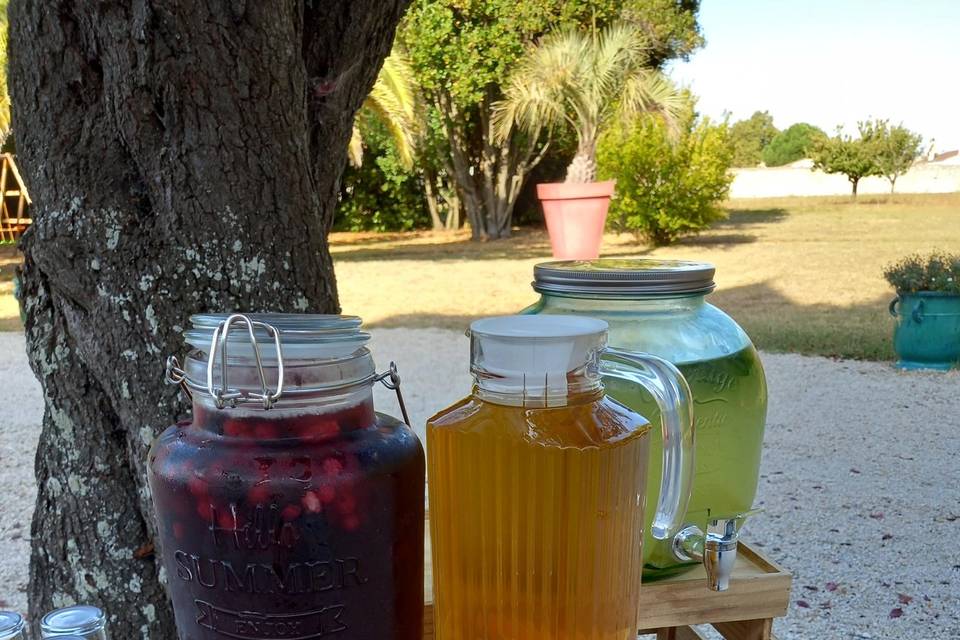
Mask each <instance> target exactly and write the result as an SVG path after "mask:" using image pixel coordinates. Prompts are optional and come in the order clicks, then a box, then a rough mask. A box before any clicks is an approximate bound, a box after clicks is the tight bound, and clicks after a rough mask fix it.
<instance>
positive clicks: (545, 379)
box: [469, 315, 609, 395]
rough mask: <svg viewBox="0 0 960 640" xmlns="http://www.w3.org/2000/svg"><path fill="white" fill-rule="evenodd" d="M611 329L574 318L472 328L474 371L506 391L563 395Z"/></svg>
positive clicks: (503, 319) (524, 319)
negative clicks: (571, 378)
mask: <svg viewBox="0 0 960 640" xmlns="http://www.w3.org/2000/svg"><path fill="white" fill-rule="evenodd" d="M608 328H609V327H608V325H607V323H606V322H605V321H603V320H599V319H597V318H590V317H586V316H573V315H527V316H498V317H493V318H484V319H482V320H476V321H475V322H473V323H472V324H471V325H470V331H469V335H470V340H471V363H470V367H471V371H472V372H473V373H474V375H476V376H478V378H483V379H484V380H486V383H485V386H487V387H490V388H494V389H497V390H500V391H503V392H505V393H512V392H517V391H522V392H523V393H525V394H544V393H545V394H548V395H554V394H559V395H565V394H566V392H567V388H568V374H569V373H571V372H580V371H581V370H583V369H584V367H585V366H587V365H588V364H590V363H591V362H593V361H594V360H595V359H596V355H597V353H598V352H599V351H601V350H602V349H603V348H604V347H605V346H606V344H607V329H608Z"/></svg>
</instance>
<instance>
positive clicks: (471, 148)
mask: <svg viewBox="0 0 960 640" xmlns="http://www.w3.org/2000/svg"><path fill="white" fill-rule="evenodd" d="M495 98H496V96H495V95H493V93H490V94H489V95H488V96H487V97H486V98H485V99H484V100H483V101H482V102H481V103H480V104H479V105H478V106H477V108H476V110H475V112H474V111H471V113H470V114H465V113H463V112H461V111H459V110H458V108H457V106H456V104H455V103H454V101H453V99H452V98H451V97H450V96H448V95H446V94H444V93H442V92H440V93H438V94H437V95H436V96H434V100H435V106H436V107H437V109H438V110H439V111H440V113H441V115H442V116H443V121H444V127H445V132H446V134H447V137H448V139H449V149H450V165H451V166H450V169H451V172H450V178H451V180H452V181H453V183H454V186H455V188H456V192H457V196H458V198H459V199H460V202H461V203H462V205H463V209H464V211H465V213H466V216H467V221H468V222H469V223H470V228H471V235H472V238H473V239H474V240H494V239H497V238H506V237H509V236H510V232H511V220H512V217H513V207H514V205H515V204H516V201H517V197H518V196H519V195H520V190H521V189H522V187H523V183H524V180H526V177H527V175H528V174H529V173H530V171H531V170H532V169H533V168H534V167H535V166H536V165H537V164H538V163H539V162H540V160H542V159H543V156H544V154H545V152H546V148H547V145H546V144H543V143H541V141H540V140H539V136H537V135H533V136H527V135H524V134H520V133H517V132H514V133H513V134H512V135H511V138H510V140H508V141H506V142H502V143H501V142H499V141H497V140H496V139H495V136H494V129H493V125H492V119H491V117H490V116H491V114H492V105H493V103H494V102H495ZM471 117H472V119H471ZM473 120H475V121H473Z"/></svg>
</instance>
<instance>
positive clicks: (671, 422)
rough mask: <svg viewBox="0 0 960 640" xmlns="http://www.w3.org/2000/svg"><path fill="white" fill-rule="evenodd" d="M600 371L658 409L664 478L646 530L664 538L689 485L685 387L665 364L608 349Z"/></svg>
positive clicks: (689, 413)
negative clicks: (644, 394)
mask: <svg viewBox="0 0 960 640" xmlns="http://www.w3.org/2000/svg"><path fill="white" fill-rule="evenodd" d="M600 373H601V375H604V376H610V377H614V378H618V379H621V380H626V381H628V382H632V383H634V384H638V385H640V386H642V387H643V388H645V389H646V390H647V391H648V392H650V394H651V395H652V396H653V398H654V400H656V402H657V406H658V407H659V408H660V421H661V429H662V431H663V475H662V476H661V478H660V499H659V501H658V502H657V512H656V515H655V516H654V519H653V524H652V525H651V527H650V530H651V533H652V534H653V537H654V538H656V539H657V540H666V539H667V538H670V537H671V536H673V534H674V533H676V532H677V531H678V530H679V529H680V526H681V524H682V523H683V517H684V515H685V514H686V511H687V504H688V503H689V501H690V491H691V488H692V486H693V471H694V465H693V456H694V449H693V445H694V428H693V403H692V397H693V396H692V395H691V393H690V387H689V385H687V381H686V380H685V379H684V377H683V374H681V373H680V372H679V371H678V370H677V368H676V367H675V366H673V365H672V364H670V363H669V362H667V361H666V360H664V359H662V358H658V357H656V356H651V355H649V354H641V353H635V352H632V351H623V350H621V349H614V348H610V347H608V348H607V349H604V350H603V351H602V352H601V353H600Z"/></svg>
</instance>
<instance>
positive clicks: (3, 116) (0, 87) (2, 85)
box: [0, 0, 11, 145]
mask: <svg viewBox="0 0 960 640" xmlns="http://www.w3.org/2000/svg"><path fill="white" fill-rule="evenodd" d="M8 4H10V0H0V145H3V144H5V143H6V140H7V138H8V137H9V136H10V132H11V119H10V93H9V91H8V90H7V33H8V31H9V22H8V20H7V5H8Z"/></svg>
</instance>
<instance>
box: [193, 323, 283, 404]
mask: <svg viewBox="0 0 960 640" xmlns="http://www.w3.org/2000/svg"><path fill="white" fill-rule="evenodd" d="M238 321H239V322H243V323H244V324H246V325H247V332H248V334H249V335H250V344H251V345H252V346H253V357H254V360H255V361H256V364H257V375H258V376H259V378H260V393H256V392H252V391H241V390H238V389H233V390H231V389H230V386H229V384H228V382H227V337H228V335H229V334H230V327H231V326H232V325H233V323H234V322H238ZM254 327H259V328H261V329H264V330H266V331H267V333H268V334H270V337H272V338H273V344H274V346H275V347H276V349H277V388H276V390H275V391H273V392H271V391H270V390H269V389H268V388H267V378H266V375H265V374H264V372H263V360H262V359H261V357H260V345H259V344H258V343H257V337H256V336H255V335H254V333H253V329H254ZM218 347H219V352H220V384H221V385H222V386H220V387H215V386H214V384H213V369H214V367H215V365H216V360H217V350H218ZM207 393H209V394H210V396H211V397H212V398H213V400H214V402H215V403H216V405H217V408H218V409H223V408H224V407H225V406H226V405H227V403H229V404H230V407H231V408H233V407H236V406H237V401H240V402H247V401H251V400H252V401H259V402H261V403H262V404H263V408H264V409H269V408H270V407H272V406H273V403H274V402H276V401H277V400H279V399H280V396H282V395H283V347H282V346H281V344H280V332H279V331H277V329H276V328H275V327H273V325H270V324H267V323H266V322H255V321H253V320H251V319H250V318H248V317H247V316H245V315H243V314H242V313H235V314H233V315H231V316H230V317H228V318H227V319H226V320H224V321H223V322H221V323H220V324H219V325H218V326H217V328H216V329H214V331H213V340H212V341H211V342H210V355H209V356H208V359H207Z"/></svg>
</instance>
